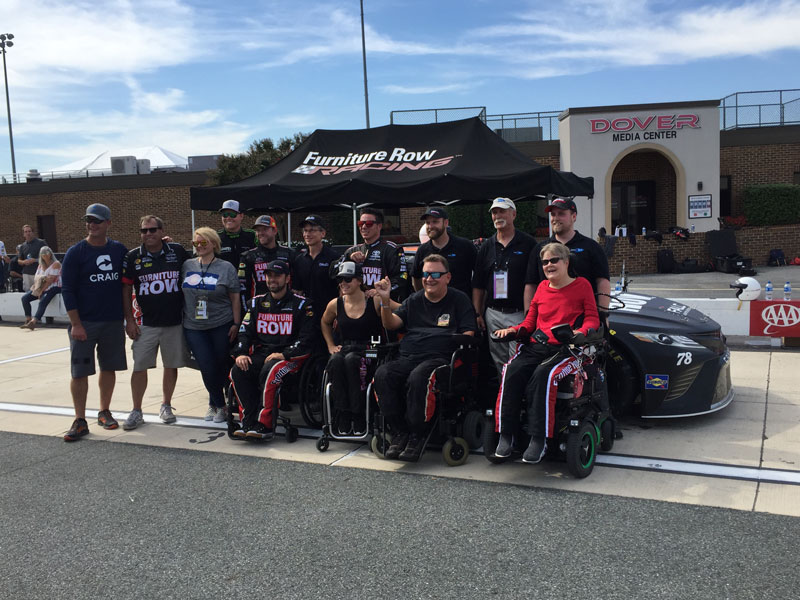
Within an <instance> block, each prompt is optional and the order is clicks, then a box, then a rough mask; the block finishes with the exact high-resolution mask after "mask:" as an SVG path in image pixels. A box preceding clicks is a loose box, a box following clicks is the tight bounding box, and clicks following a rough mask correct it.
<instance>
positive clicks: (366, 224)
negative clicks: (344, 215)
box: [356, 221, 377, 227]
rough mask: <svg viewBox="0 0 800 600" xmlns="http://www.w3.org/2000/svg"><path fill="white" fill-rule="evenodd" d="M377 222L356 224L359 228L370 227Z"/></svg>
mask: <svg viewBox="0 0 800 600" xmlns="http://www.w3.org/2000/svg"><path fill="white" fill-rule="evenodd" d="M375 223H377V221H359V222H358V223H356V225H358V226H359V227H372V226H373V225H375Z"/></svg>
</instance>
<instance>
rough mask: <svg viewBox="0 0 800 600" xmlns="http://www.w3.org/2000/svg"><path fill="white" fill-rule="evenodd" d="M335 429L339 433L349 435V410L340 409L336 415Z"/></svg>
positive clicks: (350, 417) (350, 424)
mask: <svg viewBox="0 0 800 600" xmlns="http://www.w3.org/2000/svg"><path fill="white" fill-rule="evenodd" d="M336 431H337V433H338V434H339V435H350V432H351V431H352V416H351V415H350V412H349V411H346V410H340V411H339V414H338V415H336Z"/></svg>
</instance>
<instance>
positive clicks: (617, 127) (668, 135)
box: [589, 114, 700, 142]
mask: <svg viewBox="0 0 800 600" xmlns="http://www.w3.org/2000/svg"><path fill="white" fill-rule="evenodd" d="M589 125H590V128H591V133H593V134H595V133H608V132H611V134H612V137H611V139H612V140H613V141H615V142H635V141H639V140H647V141H651V140H664V139H674V138H677V137H678V132H679V131H681V130H682V129H700V115H697V114H662V115H646V116H636V117H627V116H622V117H616V118H613V119H602V118H601V119H589Z"/></svg>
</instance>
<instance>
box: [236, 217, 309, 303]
mask: <svg viewBox="0 0 800 600" xmlns="http://www.w3.org/2000/svg"><path fill="white" fill-rule="evenodd" d="M253 229H255V230H256V236H258V246H256V247H255V248H253V249H252V250H248V251H247V252H245V253H244V254H242V258H241V260H240V261H239V281H240V283H241V287H242V296H243V297H244V298H245V300H249V299H250V298H253V297H254V296H260V295H262V294H266V293H267V275H266V268H267V265H268V264H269V263H271V262H272V261H275V260H282V261H283V262H285V263H286V264H287V266H288V267H289V270H290V271H291V270H292V269H293V268H294V261H295V258H296V256H297V253H296V252H295V251H294V250H292V249H291V248H287V247H286V246H280V245H278V242H277V236H278V223H277V222H276V221H275V219H273V218H272V217H271V216H269V215H261V216H260V217H258V218H257V219H256V222H255V223H253Z"/></svg>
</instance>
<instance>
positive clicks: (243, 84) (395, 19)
mask: <svg viewBox="0 0 800 600" xmlns="http://www.w3.org/2000/svg"><path fill="white" fill-rule="evenodd" d="M364 5H365V6H364V11H365V21H366V26H367V35H366V38H367V68H368V80H369V100H370V119H371V125H372V126H377V125H385V124H387V123H388V122H389V113H390V111H392V110H404V109H417V108H436V107H440V108H441V107H457V106H485V107H487V111H488V113H489V114H499V113H520V112H531V111H549V110H561V109H565V108H569V107H580V106H599V105H610V104H633V103H641V102H670V101H684V100H706V99H718V98H722V97H723V96H726V95H728V94H731V93H734V92H740V91H749V90H771V89H788V88H800V80H798V78H797V75H796V73H797V70H798V69H797V68H798V65H799V64H800V60H799V59H800V35H799V34H798V32H800V0H783V1H770V2H767V1H755V0H739V1H730V2H726V1H717V2H711V1H705V0H704V1H697V2H689V1H681V0H672V1H661V0H630V1H621V0H563V1H562V2H558V3H555V2H553V3H549V2H548V3H546V2H543V1H535V0H494V1H490V0H460V1H456V0H364ZM0 23H2V25H0V27H2V29H3V31H0V33H4V32H10V33H13V34H14V35H15V40H14V42H15V45H14V47H13V48H10V49H9V51H8V54H7V60H8V71H9V72H8V78H9V89H10V94H11V111H12V120H13V127H14V145H15V154H16V163H17V171H19V172H22V173H25V172H27V170H28V169H30V168H37V169H39V170H40V171H46V170H50V169H53V168H56V167H58V166H59V165H63V164H66V163H69V162H71V161H73V160H77V159H81V158H84V157H87V156H90V155H93V154H99V153H100V152H103V151H105V150H112V149H115V148H125V147H138V146H146V145H159V146H162V147H164V148H166V149H168V150H171V151H173V152H176V153H178V154H181V155H183V156H190V155H202V154H218V153H234V152H239V151H242V150H244V149H246V147H247V146H248V145H249V143H250V142H251V141H253V140H254V139H261V138H264V137H271V138H273V139H275V140H277V139H278V138H280V137H284V136H289V135H291V134H293V133H294V132H297V131H306V132H310V131H313V130H314V129H317V128H325V129H351V128H361V127H364V126H365V115H364V87H363V79H362V77H363V72H362V63H361V30H360V16H359V2H358V0H337V1H335V2H324V1H312V2H294V1H292V0H260V1H259V0H244V1H233V2H227V3H220V2H218V1H216V0H214V1H212V0H139V1H136V2H131V1H127V0H117V1H99V0H93V1H90V0H85V1H80V0H3V1H2V3H0ZM0 100H1V98H0ZM3 104H4V103H3ZM3 109H5V106H3ZM7 131H8V130H7V123H6V120H5V110H3V111H2V118H1V120H0V173H10V172H11V158H10V151H9V144H8V137H7V135H8V134H7Z"/></svg>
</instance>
